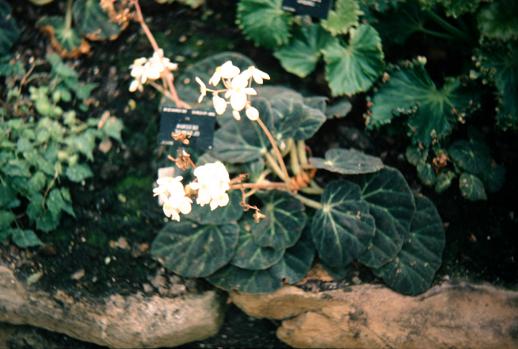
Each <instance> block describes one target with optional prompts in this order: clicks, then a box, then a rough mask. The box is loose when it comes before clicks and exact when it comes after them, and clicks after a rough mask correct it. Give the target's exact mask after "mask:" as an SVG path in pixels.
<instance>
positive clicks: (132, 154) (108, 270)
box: [0, 0, 518, 349]
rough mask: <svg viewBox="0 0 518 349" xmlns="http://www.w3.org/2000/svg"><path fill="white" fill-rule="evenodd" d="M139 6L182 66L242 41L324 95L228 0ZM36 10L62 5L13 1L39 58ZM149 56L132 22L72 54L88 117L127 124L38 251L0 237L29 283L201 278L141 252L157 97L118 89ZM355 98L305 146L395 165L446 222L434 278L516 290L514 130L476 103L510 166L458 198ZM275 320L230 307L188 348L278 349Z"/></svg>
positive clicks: (290, 81)
mask: <svg viewBox="0 0 518 349" xmlns="http://www.w3.org/2000/svg"><path fill="white" fill-rule="evenodd" d="M142 5H143V10H144V13H145V14H146V17H148V18H149V25H150V27H151V29H152V31H153V32H154V33H155V34H156V36H157V40H158V42H159V44H160V45H161V46H162V47H163V48H164V50H165V52H166V55H170V54H171V53H173V60H176V61H179V62H180V63H182V64H188V63H192V62H195V61H196V60H197V59H199V58H203V57H206V56H208V55H210V54H215V53H218V52H221V51H228V50H239V51H240V52H242V53H244V54H246V55H248V56H249V57H251V58H252V59H253V60H254V61H256V63H257V65H258V66H259V67H267V69H268V72H269V73H270V75H271V76H272V81H274V83H275V84H285V85H289V86H290V85H291V86H292V87H296V89H297V90H298V91H300V92H301V93H308V94H312V95H319V94H321V95H322V94H324V95H329V93H328V91H327V87H326V86H325V84H322V81H323V77H322V74H321V73H320V74H315V75H312V76H311V78H310V79H305V80H304V81H301V80H300V79H297V78H296V77H294V76H292V75H289V74H286V73H284V71H283V70H282V68H281V67H280V65H279V63H278V62H277V61H276V60H275V59H274V58H273V57H272V56H271V54H270V53H268V52H267V51H264V50H262V49H258V48H256V47H254V46H253V45H252V44H251V43H250V42H248V41H246V40H245V39H244V38H243V36H242V34H241V33H240V32H239V30H238V29H237V28H236V27H235V26H234V25H233V22H234V18H235V4H234V2H232V1H230V2H222V1H219V0H210V1H207V4H206V5H205V6H204V7H203V8H202V9H200V10H196V11H193V10H190V9H188V8H186V7H183V6H180V5H176V4H173V5H168V6H164V5H158V4H156V3H154V2H152V1H142ZM42 13H46V14H50V13H61V10H60V8H59V6H58V5H57V4H53V5H50V7H45V8H37V7H34V6H29V5H27V4H25V3H18V4H16V5H15V17H16V18H17V19H19V20H18V22H19V24H21V26H22V27H26V28H31V30H30V31H29V30H27V31H25V33H26V34H24V35H23V37H22V39H21V43H20V44H19V45H18V52H22V53H23V52H25V53H27V52H29V53H30V54H31V55H35V56H41V57H42V56H44V54H45V52H46V46H45V45H46V42H47V41H46V39H45V38H44V37H43V36H42V35H41V34H35V31H34V30H33V29H32V28H34V22H35V21H36V20H37V18H38V17H39V16H41V15H42ZM27 33H29V34H27ZM416 47H418V49H419V47H420V46H418V45H417V46H416ZM443 49H444V51H445V52H446V56H444V55H437V57H439V58H437V59H436V60H435V61H434V60H433V59H432V63H431V64H432V66H434V67H440V63H441V60H442V62H443V63H444V61H447V59H448V57H449V56H448V55H449V54H451V51H450V50H451V48H449V47H444V48H443ZM423 50H424V51H426V48H423ZM150 53H151V49H150V48H149V45H148V43H147V41H146V40H145V37H144V36H143V35H142V34H140V33H139V32H138V27H137V26H136V25H134V24H132V25H130V27H129V28H128V29H127V30H126V31H125V32H124V33H123V34H122V35H121V37H120V38H119V39H117V40H116V41H113V42H104V43H95V44H93V52H92V54H91V55H90V56H88V57H84V58H81V59H80V60H77V61H74V62H73V63H74V64H75V65H76V66H77V69H78V70H79V71H80V72H81V75H82V77H83V78H84V79H87V80H89V81H93V82H97V83H99V88H98V89H97V90H95V91H94V98H95V99H97V100H98V103H97V104H96V107H95V108H94V110H92V111H91V115H96V116H100V115H101V114H102V113H103V112H105V111H109V112H110V113H111V114H112V115H115V116H117V117H119V118H121V119H122V120H123V121H124V124H125V130H124V133H123V140H124V143H123V144H115V143H114V145H113V148H112V150H111V151H110V152H109V153H107V154H103V153H101V152H100V151H98V152H96V154H95V156H96V161H95V162H94V163H92V167H93V170H94V173H96V174H97V175H96V177H95V178H94V179H92V180H90V181H87V182H86V184H85V185H83V186H78V187H75V188H73V191H72V196H73V200H74V204H75V206H74V207H75V210H76V215H77V218H76V219H73V218H71V217H64V219H63V221H62V224H61V226H60V227H59V229H58V230H57V231H55V232H53V233H50V234H47V235H45V236H42V237H41V238H42V240H44V241H45V242H46V245H45V246H44V247H43V248H41V249H38V250H24V251H22V250H19V249H17V248H15V247H13V246H0V260H1V261H3V262H6V263H9V264H11V265H12V266H13V267H15V268H16V270H17V274H18V276H19V277H20V278H22V279H28V278H30V277H31V276H32V277H33V278H35V277H36V276H39V279H38V280H37V286H38V287H40V288H42V289H45V290H55V289H64V290H66V291H67V292H69V293H71V294H74V295H76V296H78V297H79V296H81V294H89V295H94V296H105V295H109V294H113V293H119V294H123V295H124V294H131V293H135V292H144V293H153V292H161V287H160V283H161V282H166V283H169V284H173V285H178V289H179V290H182V291H179V293H178V294H181V293H182V292H185V291H195V292H198V291H202V290H204V289H205V288H206V287H209V286H208V285H207V284H205V283H204V282H203V281H193V280H184V279H182V278H180V277H178V276H176V275H173V274H171V273H168V272H167V271H165V270H163V268H162V267H161V266H160V265H159V264H158V263H157V262H156V261H154V260H153V259H152V258H151V257H150V255H149V245H150V243H151V242H152V240H153V238H154V236H155V235H156V233H157V231H158V230H159V229H160V228H161V226H162V225H163V223H164V218H163V214H162V212H161V209H160V207H159V206H158V205H157V203H156V200H155V199H154V198H153V197H152V195H151V188H152V184H153V181H154V180H155V177H156V173H157V169H158V167H159V163H160V162H161V161H162V159H163V158H164V153H163V149H160V148H159V147H158V146H157V134H158V112H157V106H158V103H159V96H158V95H157V94H156V93H153V92H152V91H149V90H147V92H145V93H144V94H141V95H133V94H130V93H129V92H127V89H128V86H129V70H128V66H129V65H130V64H131V63H132V61H133V60H134V59H135V58H137V57H141V56H148V55H149V54H150ZM418 53H419V52H418ZM425 53H426V52H421V54H425ZM437 69H439V68H437ZM452 69H455V68H452ZM459 69H460V68H459ZM449 73H451V72H449ZM453 73H454V72H453ZM453 73H451V74H453ZM309 91H311V92H309ZM352 103H353V112H352V113H351V114H350V115H348V116H347V117H346V118H344V119H334V120H330V121H329V122H327V123H326V125H325V126H324V127H323V128H322V129H321V130H320V131H319V133H318V134H317V135H316V137H314V139H313V141H311V142H310V145H311V147H312V149H313V151H314V153H315V154H316V155H321V154H322V153H323V152H324V150H325V149H328V148H329V147H332V146H340V147H355V148H358V149H362V150H365V151H367V152H369V153H371V154H374V155H378V156H380V157H381V158H382V159H383V161H384V162H385V163H386V164H388V165H391V166H394V167H397V168H398V169H400V170H401V171H402V172H403V173H404V175H405V177H406V178H407V180H408V181H409V183H410V184H411V186H412V188H413V189H415V190H418V191H421V192H423V193H424V194H426V195H428V196H430V197H431V198H432V199H433V201H434V202H435V203H436V205H437V207H438V210H439V212H440V214H441V216H442V217H443V220H444V222H445V225H446V228H447V229H446V231H447V247H446V250H445V254H444V261H443V266H442V267H441V269H440V271H439V275H438V277H437V280H441V279H445V278H451V279H469V280H473V281H489V282H491V283H493V284H497V285H503V286H506V287H512V288H515V287H516V286H517V285H518V272H517V270H518V234H516V231H517V227H518V217H517V212H516V205H515V204H513V203H516V198H515V195H516V193H518V190H517V189H518V188H517V185H518V184H517V183H516V181H514V180H512V179H514V178H516V176H517V175H518V142H517V141H516V140H513V139H512V137H513V135H511V134H508V133H501V132H498V131H494V128H487V127H485V126H484V125H487V124H488V123H487V121H484V119H483V117H484V116H485V114H484V113H487V112H492V111H481V113H480V115H477V116H475V117H474V119H473V120H470V122H472V123H473V124H475V125H482V126H484V128H483V130H484V132H485V134H486V136H487V137H488V141H489V142H488V143H489V144H490V145H491V148H492V151H493V154H494V155H495V156H496V155H498V157H497V158H496V161H497V162H499V163H502V164H504V165H505V166H506V168H507V179H508V180H507V181H506V184H505V187H504V188H503V189H502V190H501V191H500V192H499V193H497V194H493V195H491V196H490V197H489V200H487V201H484V202H479V203H472V202H468V201H466V200H464V199H463V198H462V197H460V194H459V191H458V189H457V188H456V187H452V188H451V189H449V190H448V191H447V192H445V193H443V194H441V195H436V194H435V193H434V192H433V191H431V190H429V189H428V188H425V187H422V186H421V184H420V183H419V180H418V179H417V177H416V174H415V168H413V167H412V166H411V165H409V164H408V163H407V162H406V160H405V159H404V157H403V156H402V155H401V154H404V151H405V146H406V144H407V143H408V141H407V138H406V136H405V135H404V133H403V132H402V131H401V130H402V129H404V128H403V127H401V124H399V123H400V122H401V120H399V121H397V122H396V123H395V124H393V125H392V126H390V127H385V128H383V129H382V130H380V131H377V132H372V133H370V134H366V132H365V131H363V130H364V126H363V125H364V122H363V117H362V114H363V112H364V111H365V105H366V102H365V96H361V95H360V96H356V97H355V98H354V99H353V100H352ZM461 132H464V131H461ZM40 274H41V275H40ZM164 280H165V281H164ZM358 282H377V281H376V279H375V278H374V277H373V276H372V275H371V274H370V273H369V272H368V271H366V270H363V269H359V268H356V269H355V270H353V272H352V273H351V275H350V277H349V278H348V279H346V281H343V282H341V283H320V284H316V285H309V286H307V289H308V290H309V289H312V290H315V289H329V288H342V287H348V286H349V285H351V284H354V283H358ZM178 294H176V295H178ZM176 295H175V294H172V295H170V296H176ZM275 328H276V324H275V323H272V322H270V321H266V320H254V319H252V318H250V317H248V316H246V315H244V314H243V313H241V312H240V311H239V310H238V309H237V308H235V307H232V306H231V307H230V310H229V312H228V314H227V317H226V322H225V324H224V326H223V329H222V330H221V332H220V333H219V334H218V335H217V336H215V337H213V338H211V339H209V340H206V341H202V342H197V343H192V344H190V345H188V346H185V348H216V347H225V348H232V347H236V348H239V347H265V348H279V347H286V346H285V345H284V344H282V343H281V342H279V341H278V340H277V338H276V337H275V333H274V332H275ZM33 332H34V333H36V335H37V336H40V337H41V338H45V340H47V341H50V342H52V343H54V345H55V347H56V348H78V349H82V348H85V349H86V348H97V347H96V346H93V345H90V344H86V343H80V342H77V341H75V340H73V339H70V338H68V337H65V336H62V335H59V334H55V333H49V332H46V331H43V330H33ZM24 343H25V342H23V341H22V342H21V343H14V344H13V346H12V348H39V347H38V346H31V345H30V344H27V343H25V344H24ZM40 343H41V341H40ZM48 347H51V346H48Z"/></svg>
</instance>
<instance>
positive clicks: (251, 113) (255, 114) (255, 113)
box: [246, 107, 259, 121]
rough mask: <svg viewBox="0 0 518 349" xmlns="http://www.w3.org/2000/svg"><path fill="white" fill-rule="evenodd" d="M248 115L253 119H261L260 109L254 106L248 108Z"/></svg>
mask: <svg viewBox="0 0 518 349" xmlns="http://www.w3.org/2000/svg"><path fill="white" fill-rule="evenodd" d="M246 116H247V118H249V119H250V120H252V121H255V120H257V119H259V110H257V109H256V108H254V107H249V108H246Z"/></svg>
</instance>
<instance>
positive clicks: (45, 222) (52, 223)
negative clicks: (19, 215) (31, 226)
mask: <svg viewBox="0 0 518 349" xmlns="http://www.w3.org/2000/svg"><path fill="white" fill-rule="evenodd" d="M59 219H60V216H56V215H54V214H53V213H52V212H50V210H48V211H45V212H43V214H42V215H41V216H39V217H38V218H37V220H36V228H38V229H39V230H41V231H43V232H45V233H48V232H51V231H53V230H54V229H56V228H57V227H58V225H59Z"/></svg>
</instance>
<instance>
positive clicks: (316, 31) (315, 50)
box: [274, 24, 333, 78]
mask: <svg viewBox="0 0 518 349" xmlns="http://www.w3.org/2000/svg"><path fill="white" fill-rule="evenodd" d="M332 41H333V38H332V37H331V35H329V33H328V32H326V31H325V30H323V29H322V27H321V26H320V25H318V24H312V25H305V26H302V27H301V28H300V30H298V31H297V32H296V33H295V35H294V36H293V39H292V40H291V42H290V43H289V44H288V45H285V46H283V47H281V48H280V49H279V50H277V51H275V53H274V56H275V57H277V59H278V60H279V61H280V62H281V65H282V67H283V68H284V69H286V70H287V71H288V72H290V73H292V74H295V75H297V76H298V77H301V78H305V77H306V76H308V75H309V74H311V73H312V72H313V70H315V67H316V65H317V63H318V61H319V60H320V58H321V57H322V50H323V49H325V48H326V47H327V45H328V44H329V43H331V42H332Z"/></svg>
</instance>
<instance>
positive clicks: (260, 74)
mask: <svg viewBox="0 0 518 349" xmlns="http://www.w3.org/2000/svg"><path fill="white" fill-rule="evenodd" d="M244 74H245V75H246V76H247V77H248V78H252V79H254V81H255V83H257V84H260V85H262V84H263V82H264V80H270V75H268V74H267V73H265V72H264V71H262V70H259V69H257V68H256V67H254V66H251V67H250V68H248V69H247V70H245V72H244Z"/></svg>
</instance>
